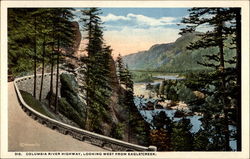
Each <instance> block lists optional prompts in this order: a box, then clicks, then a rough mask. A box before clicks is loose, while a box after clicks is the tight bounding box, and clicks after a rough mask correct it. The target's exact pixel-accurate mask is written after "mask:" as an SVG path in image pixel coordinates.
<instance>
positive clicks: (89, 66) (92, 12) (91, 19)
mask: <svg viewBox="0 0 250 159" xmlns="http://www.w3.org/2000/svg"><path fill="white" fill-rule="evenodd" d="M81 12H82V16H83V18H81V21H82V22H83V28H84V31H86V33H87V37H86V39H87V41H88V44H87V46H86V51H87V53H88V56H86V57H83V58H82V59H81V62H82V65H83V69H82V70H81V73H82V74H83V75H84V77H83V78H82V81H83V83H84V84H83V86H82V87H81V91H82V92H86V97H85V99H86V103H87V119H86V120H87V122H86V124H87V127H86V128H87V129H88V130H91V131H94V132H97V133H103V130H102V126H101V125H102V123H103V122H106V123H108V122H110V120H111V119H110V117H109V115H108V111H109V109H110V108H109V103H110V96H111V93H112V92H111V88H110V85H109V82H110V78H111V77H110V60H111V58H112V57H111V52H112V50H111V49H110V46H106V45H105V44H104V41H103V31H102V27H101V24H102V22H101V19H100V17H99V15H100V10H99V9H98V8H86V9H84V10H82V11H81Z"/></svg>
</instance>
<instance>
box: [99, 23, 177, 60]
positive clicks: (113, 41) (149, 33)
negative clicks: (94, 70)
mask: <svg viewBox="0 0 250 159" xmlns="http://www.w3.org/2000/svg"><path fill="white" fill-rule="evenodd" d="M178 32H179V30H178V29H174V28H163V27H152V28H149V29H143V28H134V27H130V26H125V27H124V28H123V29H122V30H108V31H105V32H104V39H105V41H106V43H107V44H108V45H111V47H112V48H113V54H114V56H117V55H118V54H119V53H120V54H122V55H126V54H130V53H135V52H138V51H143V50H148V49H149V47H151V46H152V45H155V44H161V43H170V42H174V41H175V40H176V39H177V38H178V37H179V35H178Z"/></svg>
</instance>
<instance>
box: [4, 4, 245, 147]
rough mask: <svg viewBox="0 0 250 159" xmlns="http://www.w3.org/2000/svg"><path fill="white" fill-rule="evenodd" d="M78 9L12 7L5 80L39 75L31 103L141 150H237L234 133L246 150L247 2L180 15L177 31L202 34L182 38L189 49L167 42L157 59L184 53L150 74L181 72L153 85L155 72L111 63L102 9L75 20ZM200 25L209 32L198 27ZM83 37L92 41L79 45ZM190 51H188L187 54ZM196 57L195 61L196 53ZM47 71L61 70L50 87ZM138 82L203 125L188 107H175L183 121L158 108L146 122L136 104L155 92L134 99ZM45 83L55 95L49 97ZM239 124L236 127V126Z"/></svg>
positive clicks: (83, 12)
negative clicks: (243, 71)
mask: <svg viewBox="0 0 250 159" xmlns="http://www.w3.org/2000/svg"><path fill="white" fill-rule="evenodd" d="M73 11H74V9H73V8H9V9H8V77H12V78H18V77H21V76H25V75H34V82H33V86H32V88H33V94H28V93H27V92H24V91H23V92H22V95H23V97H24V100H25V101H26V102H27V103H29V105H31V106H32V105H33V106H34V107H35V108H34V109H36V110H37V111H40V112H41V113H43V114H45V115H47V116H49V117H51V118H54V119H57V120H60V119H59V116H63V118H65V119H66V118H67V120H70V121H71V122H73V123H74V124H73V125H74V126H77V127H80V128H82V129H85V130H89V131H92V132H96V133H99V134H103V135H107V136H110V137H113V138H117V139H120V140H124V141H127V142H130V143H135V144H139V145H143V146H149V145H154V146H156V147H157V150H158V151H232V147H230V141H231V140H232V139H234V140H235V141H236V144H237V145H236V146H235V147H236V150H237V151H241V148H242V145H241V144H242V143H241V141H242V136H241V134H242V132H241V130H242V128H241V117H242V115H241V9H240V8H190V9H189V10H188V11H189V15H188V16H187V17H184V18H182V20H181V23H182V24H183V26H185V27H183V28H182V29H180V33H179V34H180V35H181V36H183V37H184V36H187V35H192V36H193V35H195V38H192V40H191V41H188V40H187V41H185V45H184V43H181V44H183V46H180V45H179V46H178V45H177V44H178V43H177V44H176V45H175V46H172V45H171V46H170V45H165V46H161V47H162V48H161V49H169V48H171V47H173V49H172V51H171V56H168V57H165V56H163V55H161V56H159V59H161V60H163V61H170V60H169V59H171V58H172V57H174V56H175V55H177V54H178V55H179V56H178V57H177V58H176V59H174V60H173V62H171V63H168V64H166V63H164V64H162V65H157V67H155V68H154V69H153V70H150V71H159V72H167V73H169V72H171V73H175V74H177V75H179V76H181V77H182V78H180V79H178V80H177V79H164V80H161V81H160V82H158V83H157V84H155V85H151V84H150V83H152V82H153V81H154V80H157V77H156V76H155V73H154V72H150V71H149V70H147V69H145V70H142V71H141V72H139V73H138V72H136V71H135V70H131V66H130V64H129V62H126V60H127V57H123V56H121V55H119V56H118V57H117V58H116V60H114V58H113V57H112V46H109V45H107V44H106V43H105V39H104V35H103V34H104V31H105V28H104V27H103V22H102V20H101V18H100V16H101V9H99V8H84V9H81V18H80V21H79V22H76V21H74V20H73V19H74V18H73V17H74V14H73ZM79 25H80V26H79ZM202 26H206V27H209V28H210V29H209V30H208V31H206V32H199V31H198V30H199V28H200V27H202ZM80 28H82V29H83V30H81V31H82V32H84V34H83V35H81V31H80ZM81 39H85V40H86V41H87V44H86V47H85V48H84V50H80V51H79V45H80V41H81ZM179 44H180V43H179ZM178 48H182V49H179V50H178ZM154 49H155V48H154ZM183 50H185V51H186V50H188V52H187V53H185V54H184V55H183V56H180V54H181V52H183ZM79 52H80V54H79ZM77 53H78V54H77ZM145 53H146V54H150V51H149V52H145ZM192 53H194V54H192ZM191 55H195V57H194V56H192V58H190V57H191ZM133 56H134V57H135V56H137V55H133ZM140 56H143V55H142V54H141V55H140ZM164 58H166V59H164ZM201 58H202V60H201ZM124 59H125V60H124ZM135 59H136V58H135ZM141 60H143V59H142V58H141ZM185 60H187V61H186V62H185ZM135 62H137V61H135ZM138 63H140V58H138ZM142 63H143V64H145V65H147V64H146V63H145V62H142ZM181 63H195V64H193V65H190V68H191V67H192V66H195V67H194V68H195V69H187V68H188V67H187V65H182V66H181V67H178V66H180V65H181ZM151 64H154V63H151ZM151 64H150V65H149V66H151ZM134 66H135V67H134V68H136V65H134ZM137 66H138V67H140V68H139V69H141V68H143V67H144V66H143V67H142V65H140V66H139V65H137ZM183 66H184V67H183ZM185 66H186V67H185ZM152 67H153V65H152ZM200 68H201V69H200ZM45 73H51V74H53V73H54V74H55V76H51V77H50V78H51V79H50V83H47V84H46V83H44V82H43V81H44V74H45ZM38 74H41V78H39V79H38V78H37V75H38ZM38 80H40V82H37V81H38ZM53 81H55V83H54V82H53ZM140 82H145V83H147V84H148V85H147V88H146V90H150V91H151V92H153V93H155V94H156V95H155V99H154V101H153V102H152V103H154V102H156V101H157V102H158V101H166V100H170V101H171V105H176V103H179V102H184V103H185V104H186V105H187V106H188V109H189V110H190V112H189V115H190V114H191V116H193V115H194V114H198V116H199V121H200V123H201V126H200V128H199V130H198V131H196V132H193V131H191V129H192V123H191V119H190V118H188V117H187V116H188V115H185V114H186V113H187V112H183V110H177V111H176V112H175V116H180V118H179V120H173V119H171V117H170V116H168V114H167V113H164V111H158V113H155V114H153V115H152V120H151V122H147V120H146V119H145V118H144V117H143V115H142V114H141V111H144V112H146V111H150V110H145V108H142V106H140V107H139V106H138V105H140V104H141V103H140V104H137V101H140V102H141V101H143V100H151V97H149V98H148V99H145V97H141V96H140V97H138V96H137V95H136V93H135V85H136V83H140ZM38 84H39V85H38ZM45 85H48V86H49V88H50V92H49V93H48V94H47V95H46V99H43V98H42V94H43V89H44V87H46V86H45ZM60 85H61V86H60ZM37 88H39V89H37ZM158 103H159V102H158ZM147 105H150V102H147ZM156 106H158V107H162V106H160V105H159V104H158V105H157V104H156ZM45 108H46V109H45ZM147 109H148V108H147ZM153 109H154V108H153ZM161 109H163V108H161ZM47 110H49V111H47ZM232 126H235V127H236V129H235V130H232V129H231V127H232Z"/></svg>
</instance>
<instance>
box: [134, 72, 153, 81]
mask: <svg viewBox="0 0 250 159" xmlns="http://www.w3.org/2000/svg"><path fill="white" fill-rule="evenodd" d="M132 77H133V81H134V82H153V81H154V79H155V78H154V77H153V76H152V74H148V73H143V72H135V71H134V72H132Z"/></svg>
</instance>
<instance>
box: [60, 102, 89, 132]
mask: <svg viewBox="0 0 250 159" xmlns="http://www.w3.org/2000/svg"><path fill="white" fill-rule="evenodd" d="M58 103H59V108H58V110H59V112H61V113H62V114H63V115H65V116H66V117H67V118H69V119H71V120H72V121H74V122H75V123H76V124H77V125H79V126H80V127H81V128H84V127H85V121H84V119H83V118H82V117H81V115H80V114H79V113H78V112H77V111H76V110H75V109H74V108H73V107H72V106H71V105H70V104H69V103H68V102H67V100H66V99H65V98H60V99H59V101H58Z"/></svg>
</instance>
